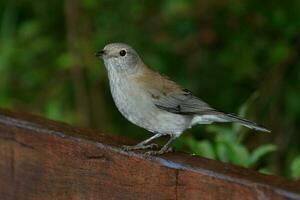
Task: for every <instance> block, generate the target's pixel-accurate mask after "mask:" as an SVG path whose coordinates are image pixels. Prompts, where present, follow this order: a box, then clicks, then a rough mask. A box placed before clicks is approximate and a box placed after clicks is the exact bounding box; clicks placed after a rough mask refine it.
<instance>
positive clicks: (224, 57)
mask: <svg viewBox="0 0 300 200" xmlns="http://www.w3.org/2000/svg"><path fill="white" fill-rule="evenodd" d="M299 10H300V1H297V0H294V1H293V0H287V1H279V0H273V1H259V0H251V1H250V0H248V1H240V0H227V1H226V0H210V1H208V0H160V1H142V0H131V1H116V0H101V1H100V0H64V1H61V0H52V1H33V0H18V1H17V0H11V1H1V2H0V74H1V79H0V106H1V107H4V108H10V109H12V110H22V111H26V112H32V113H37V114H40V115H43V116H46V117H48V118H51V119H55V120H59V121H64V122H67V123H72V124H76V125H78V126H85V127H92V128H95V129H98V130H100V131H101V132H105V133H112V134H120V135H126V136H128V137H132V138H136V139H137V140H141V139H145V138H147V137H149V136H150V135H149V133H147V132H146V131H145V130H143V129H141V128H138V127H136V126H134V125H132V124H130V123H129V122H128V121H126V119H124V118H123V117H122V116H121V115H120V113H118V112H117V109H116V107H115V106H114V104H113V101H112V98H111V95H110V91H109V87H108V82H107V78H106V72H105V68H104V66H103V64H102V62H100V61H99V60H98V59H96V58H95V56H94V53H95V52H96V51H97V50H100V49H102V48H103V47H104V45H105V44H107V43H110V42H125V43H128V44H130V45H131V46H133V47H134V48H135V49H137V51H138V52H139V53H140V55H141V57H142V58H143V59H144V61H145V63H146V64H148V65H150V66H152V67H153V68H154V69H156V70H158V71H160V72H162V73H164V74H166V75H168V76H169V77H171V79H174V80H176V81H177V82H179V83H180V84H181V85H183V86H184V87H186V88H189V89H190V90H191V91H192V92H193V93H194V94H195V95H197V96H199V97H201V98H202V99H204V100H205V101H207V102H209V103H210V104H211V105H212V106H213V107H215V108H218V109H221V110H223V111H225V112H233V113H237V114H239V115H241V116H244V117H246V118H248V119H251V120H254V121H256V122H259V123H260V124H264V125H265V126H267V127H269V128H270V129H272V133H270V134H265V133H259V132H254V131H251V130H247V129H246V128H241V127H239V126H237V125H230V124H227V125H219V124H218V125H208V126H197V127H194V128H193V129H191V130H188V131H186V133H185V134H183V135H182V137H180V138H179V139H178V140H177V141H176V142H175V143H174V146H175V147H176V148H177V149H179V150H183V151H187V152H189V153H191V154H194V155H195V156H197V155H200V156H205V157H208V158H213V159H218V160H221V161H224V162H229V163H233V164H237V165H241V166H245V167H251V168H254V169H256V170H259V171H261V172H264V173H272V174H277V175H281V176H284V177H286V178H289V179H294V180H297V179H298V180H299V177H300V134H299V130H300V85H299V82H300V57H299V52H300V12H299Z"/></svg>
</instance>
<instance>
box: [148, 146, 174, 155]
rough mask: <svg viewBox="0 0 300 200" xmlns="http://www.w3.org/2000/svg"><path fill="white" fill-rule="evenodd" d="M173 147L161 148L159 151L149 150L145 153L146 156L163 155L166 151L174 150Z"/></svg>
mask: <svg viewBox="0 0 300 200" xmlns="http://www.w3.org/2000/svg"><path fill="white" fill-rule="evenodd" d="M173 151H174V150H173V148H172V147H169V148H167V149H161V150H159V151H147V152H145V153H144V155H146V156H155V155H162V154H165V153H170V152H173Z"/></svg>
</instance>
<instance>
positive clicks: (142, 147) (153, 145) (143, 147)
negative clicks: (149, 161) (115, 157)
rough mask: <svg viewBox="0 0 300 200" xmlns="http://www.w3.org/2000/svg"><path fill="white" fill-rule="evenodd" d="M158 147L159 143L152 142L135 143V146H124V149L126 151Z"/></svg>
mask: <svg viewBox="0 0 300 200" xmlns="http://www.w3.org/2000/svg"><path fill="white" fill-rule="evenodd" d="M157 147H158V144H155V143H152V144H149V145H139V144H137V145H134V146H126V145H124V146H122V149H123V150H124V151H132V150H143V149H155V148H157Z"/></svg>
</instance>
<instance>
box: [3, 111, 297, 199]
mask: <svg viewBox="0 0 300 200" xmlns="http://www.w3.org/2000/svg"><path fill="white" fill-rule="evenodd" d="M129 143H132V142H129V141H128V140H127V139H124V138H120V137H116V136H112V135H109V134H103V133H99V132H98V131H95V130H91V129H84V128H75V127H73V126H70V125H67V124H64V123H60V122H55V121H51V120H47V119H44V118H41V117H37V116H34V115H29V114H19V113H15V112H10V111H7V110H3V109H0V199H300V183H299V182H295V181H287V180H285V179H282V178H280V177H276V176H271V175H264V174H260V173H258V172H256V171H254V170H252V169H246V168H241V167H237V166H233V165H230V164H226V163H222V162H219V161H214V160H210V159H205V158H201V157H195V156H191V155H187V154H185V153H178V152H176V153H170V154H166V155H163V156H158V157H157V156H144V155H142V154H139V153H134V152H124V151H122V150H121V149H120V145H121V144H129Z"/></svg>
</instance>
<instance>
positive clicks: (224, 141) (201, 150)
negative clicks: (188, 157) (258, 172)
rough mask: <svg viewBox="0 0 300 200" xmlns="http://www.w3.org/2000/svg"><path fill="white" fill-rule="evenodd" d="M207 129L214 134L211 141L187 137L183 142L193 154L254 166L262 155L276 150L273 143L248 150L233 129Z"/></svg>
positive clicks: (213, 127)
mask: <svg viewBox="0 0 300 200" xmlns="http://www.w3.org/2000/svg"><path fill="white" fill-rule="evenodd" d="M208 131H209V132H211V133H212V134H214V135H215V137H214V138H213V139H212V140H211V141H208V140H202V141H197V140H196V139H195V138H192V137H188V138H186V139H185V140H184V141H183V142H184V143H185V145H186V146H187V147H188V148H189V149H190V151H191V152H193V153H194V154H195V155H199V156H203V157H206V158H211V159H218V160H221V161H223V162H228V163H232V164H235V165H239V166H243V167H256V166H257V165H258V164H259V162H260V160H261V159H262V158H263V157H264V156H266V155H267V154H269V153H271V152H274V151H276V146H275V145H273V144H263V145H260V146H258V147H256V148H255V149H254V150H252V151H251V152H250V151H249V150H248V149H247V148H246V147H245V146H244V145H243V144H242V143H240V142H239V141H238V135H237V134H234V132H233V129H229V128H224V127H218V126H211V127H210V128H208Z"/></svg>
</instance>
